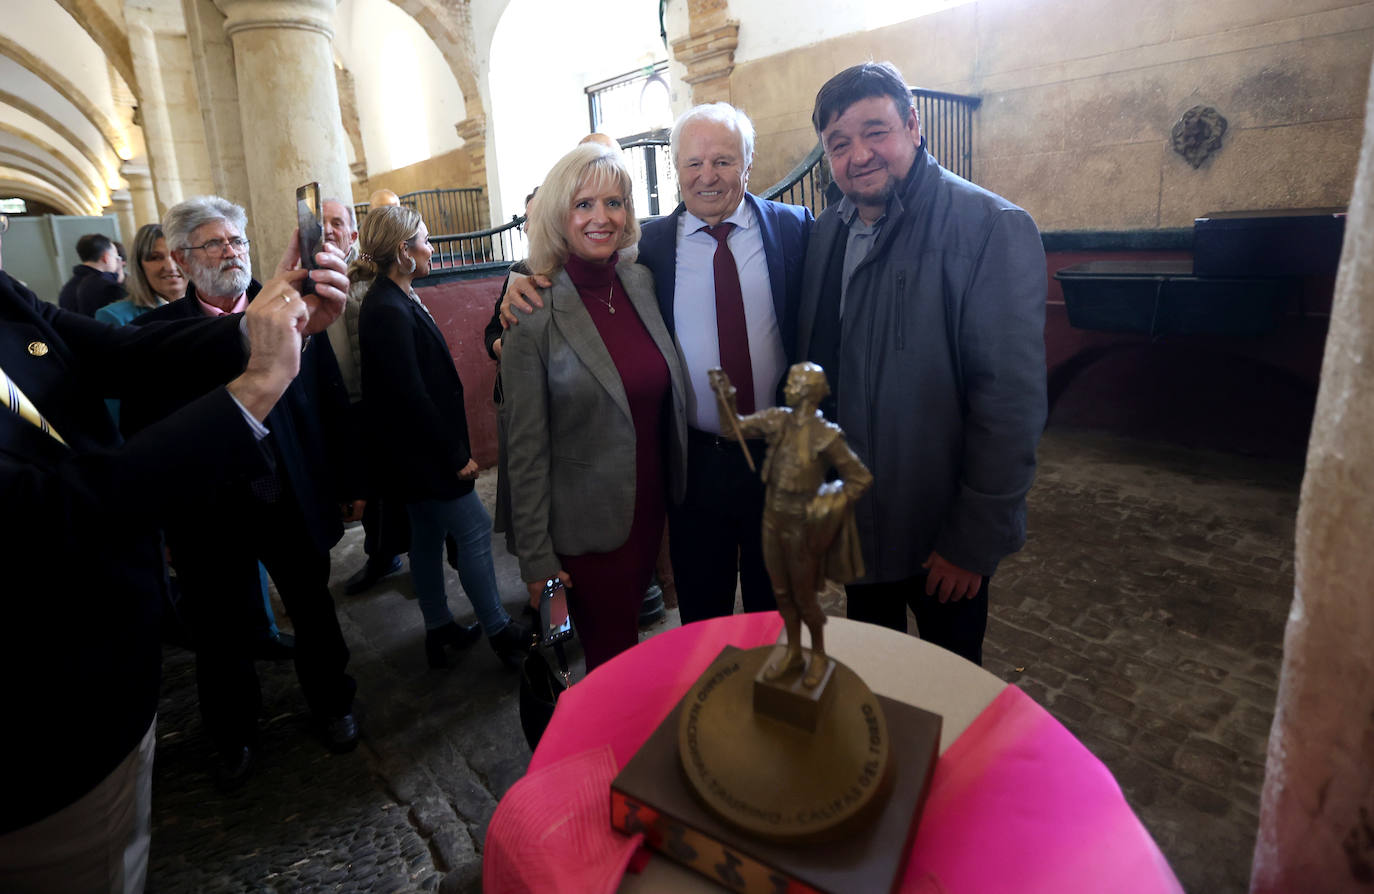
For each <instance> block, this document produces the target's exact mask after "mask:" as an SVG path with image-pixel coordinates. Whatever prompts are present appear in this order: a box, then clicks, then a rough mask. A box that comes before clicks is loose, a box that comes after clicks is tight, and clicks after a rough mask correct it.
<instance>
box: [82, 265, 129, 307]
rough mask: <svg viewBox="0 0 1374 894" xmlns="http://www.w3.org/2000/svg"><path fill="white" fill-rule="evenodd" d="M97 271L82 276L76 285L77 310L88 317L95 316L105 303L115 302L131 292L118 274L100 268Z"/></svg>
mask: <svg viewBox="0 0 1374 894" xmlns="http://www.w3.org/2000/svg"><path fill="white" fill-rule="evenodd" d="M86 269H88V270H89V269H90V268H89V267H87V268H86ZM96 273H97V274H98V275H96V276H84V277H82V278H81V282H80V283H79V284H77V287H76V312H77V313H79V314H84V315H86V316H88V317H94V316H95V312H96V311H98V310H100V309H101V308H102V307H104V306H105V305H107V304H113V303H114V302H116V301H119V300H120V299H122V298H123V297H124V296H125V295H127V294H129V293H128V291H127V290H126V289H125V288H124V285H123V283H121V282H120V281H119V277H118V276H117V275H115V274H113V273H103V272H101V271H99V270H97V271H96Z"/></svg>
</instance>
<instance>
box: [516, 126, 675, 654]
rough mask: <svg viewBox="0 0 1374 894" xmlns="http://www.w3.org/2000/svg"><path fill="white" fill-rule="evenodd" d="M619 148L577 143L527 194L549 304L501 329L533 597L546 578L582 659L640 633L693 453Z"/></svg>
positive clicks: (534, 263)
mask: <svg viewBox="0 0 1374 894" xmlns="http://www.w3.org/2000/svg"><path fill="white" fill-rule="evenodd" d="M631 196H632V189H631V182H630V175H629V172H628V171H627V170H626V168H625V163H624V161H623V159H622V157H621V154H620V152H619V150H616V149H610V148H607V147H605V146H601V145H596V144H584V145H581V146H578V147H577V148H576V149H574V150H573V151H571V152H569V153H568V154H567V155H565V156H564V157H563V158H562V159H560V160H559V161H558V163H557V164H555V165H554V166H553V169H552V170H551V171H550V172H549V175H548V177H547V178H545V180H544V183H543V185H542V186H540V187H539V193H538V194H537V195H536V196H535V197H534V201H533V202H532V203H531V205H530V212H529V217H530V228H529V236H530V261H529V263H530V267H531V268H532V269H533V271H534V272H535V273H538V274H543V275H545V276H547V277H548V278H549V279H550V280H552V283H553V284H552V286H550V287H549V288H548V289H544V290H542V291H541V297H542V298H543V299H544V306H543V307H541V308H538V309H536V310H535V311H534V312H533V313H532V314H531V315H530V316H528V317H525V318H523V319H522V320H521V323H520V325H519V326H515V327H512V328H511V329H510V330H509V331H507V333H506V336H505V341H504V344H503V348H502V352H501V375H502V381H503V385H504V388H505V397H506V407H507V409H506V413H507V417H506V425H507V430H506V438H507V445H508V448H509V457H508V460H507V463H508V466H509V470H510V478H511V519H512V523H513V526H514V528H515V538H516V545H517V547H518V549H519V555H520V570H521V576H522V577H523V578H524V579H525V581H526V584H527V586H528V588H529V593H530V597H531V599H534V598H535V597H537V596H538V595H539V593H540V591H542V590H543V589H544V587H545V586H546V585H547V584H548V583H549V582H551V581H553V580H555V579H556V580H558V581H561V583H562V584H563V586H564V587H566V588H567V591H568V607H569V610H570V612H571V614H572V619H573V624H574V626H575V627H576V628H577V633H578V637H579V638H580V639H581V640H582V644H583V647H584V649H585V653H586V660H587V670H588V671H591V670H592V669H593V668H595V667H596V666H597V665H599V664H601V663H603V662H605V661H606V660H608V659H610V658H611V657H613V656H615V655H616V654H618V653H620V652H622V651H624V650H625V649H628V648H630V647H631V646H633V645H635V644H636V643H637V642H638V641H639V608H640V606H641V604H642V603H643V601H644V589H645V587H647V586H648V584H649V580H650V578H651V577H652V575H653V572H654V563H655V560H656V559H657V557H658V551H659V544H660V542H661V540H662V537H663V523H664V515H665V510H666V506H667V502H666V501H667V499H668V497H669V488H670V484H671V488H672V491H673V493H674V495H680V494H681V492H682V487H683V483H684V472H685V465H686V460H685V456H686V436H687V435H686V432H687V423H686V413H687V405H686V396H685V394H686V392H685V390H684V389H685V385H684V383H685V377H684V375H683V372H682V367H681V364H680V362H679V359H678V354H677V350H676V348H675V347H674V345H673V339H672V336H671V335H669V334H668V330H667V327H666V326H664V324H663V317H662V315H661V313H660V311H659V308H658V303H657V301H656V300H655V298H654V287H653V277H652V275H651V274H650V273H649V271H648V269H647V268H645V267H643V266H640V265H639V264H636V263H634V259H633V258H634V253H633V251H632V250H631V249H632V247H633V246H634V245H635V244H636V243H637V242H638V241H639V224H638V222H637V221H636V220H635V214H634V202H633V199H632V197H631Z"/></svg>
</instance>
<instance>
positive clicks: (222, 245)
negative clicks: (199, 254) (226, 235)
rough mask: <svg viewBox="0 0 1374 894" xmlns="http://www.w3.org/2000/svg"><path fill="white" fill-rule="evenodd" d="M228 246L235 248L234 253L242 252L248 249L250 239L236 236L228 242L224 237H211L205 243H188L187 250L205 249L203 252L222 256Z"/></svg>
mask: <svg viewBox="0 0 1374 894" xmlns="http://www.w3.org/2000/svg"><path fill="white" fill-rule="evenodd" d="M226 248H230V249H233V250H234V254H238V253H239V252H241V251H247V250H248V240H247V239H240V238H235V239H230V240H228V241H227V242H226V241H225V240H223V239H211V240H210V241H209V242H207V243H205V244H204V245H188V246H186V250H187V251H203V252H205V253H206V254H210V255H221V256H222V255H223V254H224V250H225V249H226Z"/></svg>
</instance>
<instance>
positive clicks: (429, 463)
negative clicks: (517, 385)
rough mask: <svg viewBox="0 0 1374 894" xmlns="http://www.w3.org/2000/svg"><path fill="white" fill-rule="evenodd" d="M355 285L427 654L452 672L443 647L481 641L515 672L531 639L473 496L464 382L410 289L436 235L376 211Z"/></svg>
mask: <svg viewBox="0 0 1374 894" xmlns="http://www.w3.org/2000/svg"><path fill="white" fill-rule="evenodd" d="M359 248H360V254H359V256H358V260H357V261H355V262H354V263H353V266H352V267H351V268H350V270H349V276H350V278H352V279H353V280H354V281H355V282H356V281H360V280H367V279H370V280H373V284H372V288H371V289H370V290H369V291H368V293H367V296H366V297H365V298H364V299H363V306H362V312H361V315H360V317H359V320H358V337H359V342H360V347H361V349H362V358H361V360H362V364H361V365H362V389H363V406H364V407H366V411H367V423H366V424H367V427H368V440H369V442H370V443H371V445H372V448H373V449H372V460H373V463H374V467H375V469H376V475H377V477H378V478H380V479H381V481H380V484H381V487H382V489H383V490H384V491H385V492H386V493H388V494H395V495H396V497H397V498H398V499H401V500H404V501H405V504H406V511H407V513H408V514H409V516H410V574H411V578H412V579H413V580H414V582H415V595H416V599H417V601H418V602H419V603H420V611H421V613H422V614H423V615H424V619H425V655H426V658H427V659H428V661H429V663H430V666H431V667H444V666H446V665H447V663H448V662H447V657H446V655H445V652H444V649H445V647H446V646H447V647H454V648H463V647H466V646H469V645H471V644H472V643H474V642H476V641H477V640H478V639H479V638H480V637H481V634H482V632H485V633H486V635H487V639H488V640H489V641H490V642H491V646H492V648H493V649H494V650H495V651H496V654H497V655H498V656H500V658H501V659H502V661H503V662H505V663H506V665H507V666H508V667H510V668H512V669H515V668H518V666H519V662H520V657H521V653H522V651H523V650H525V649H526V648H528V643H527V638H528V631H526V630H525V629H524V627H523V625H521V624H520V623H519V622H516V621H513V620H511V618H510V616H509V615H508V614H506V610H505V609H504V608H502V606H501V599H500V593H499V592H498V590H497V586H496V572H495V570H494V568H493V567H492V560H491V518H490V517H489V516H488V515H487V511H486V509H485V508H484V507H483V506H482V501H481V500H480V499H479V498H478V496H477V493H476V491H475V490H474V489H473V481H474V480H476V478H477V471H478V470H477V462H476V460H474V459H473V458H472V449H471V446H470V445H469V442H468V424H467V415H466V412H465V410H464V408H463V383H462V381H460V380H459V378H458V370H457V369H456V368H455V367H454V365H453V356H452V355H451V354H450V353H449V348H448V345H447V343H446V342H445V341H444V337H443V335H442V334H441V333H440V331H439V327H438V326H437V325H436V324H435V322H434V318H433V317H432V316H431V315H430V313H429V310H428V309H427V308H426V307H425V305H424V303H423V302H421V300H420V297H419V296H418V295H417V294H415V290H414V289H413V288H412V286H411V283H412V281H413V280H415V279H417V278H419V277H422V276H426V275H428V273H429V262H430V256H431V255H432V254H433V249H432V248H431V247H430V245H429V231H428V230H427V229H426V228H425V224H424V221H422V220H421V219H420V215H419V214H418V213H417V212H415V211H414V210H412V209H410V208H405V207H402V206H396V205H391V206H384V207H380V208H375V209H373V210H372V211H371V212H369V213H368V215H367V217H366V218H364V220H363V226H362V232H361V234H360V239H359ZM447 535H452V536H453V537H454V539H455V540H456V541H457V544H458V577H459V579H460V580H461V581H462V582H463V589H464V590H465V591H466V592H467V595H468V599H470V600H471V601H472V606H473V608H474V609H475V610H476V612H477V620H478V624H480V629H479V627H478V626H477V625H473V626H470V627H464V626H460V625H459V624H457V623H455V622H454V620H453V614H452V612H451V611H449V607H448V596H447V594H446V593H445V592H444V569H443V559H444V538H445V536H447Z"/></svg>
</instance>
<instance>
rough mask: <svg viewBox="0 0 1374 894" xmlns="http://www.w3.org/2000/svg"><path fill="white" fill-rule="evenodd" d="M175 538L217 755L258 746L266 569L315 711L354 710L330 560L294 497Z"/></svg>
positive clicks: (188, 527) (257, 505) (187, 529)
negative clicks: (256, 650)
mask: <svg viewBox="0 0 1374 894" xmlns="http://www.w3.org/2000/svg"><path fill="white" fill-rule="evenodd" d="M216 508H217V509H220V508H223V512H222V514H220V515H218V516H217V517H216V518H213V519H210V518H202V519H198V520H197V521H196V522H195V523H186V524H182V525H178V526H177V527H175V528H173V529H170V530H169V531H168V544H169V546H170V548H171V550H172V560H173V562H174V563H175V565H176V568H177V577H178V579H179V580H180V582H181V589H182V610H183V615H184V617H185V618H186V620H187V622H188V624H189V626H190V628H191V635H192V637H193V638H194V640H195V644H196V685H197V690H198V693H199V696H200V713H201V718H202V720H203V722H204V723H205V729H206V732H207V733H208V734H209V736H210V738H211V740H212V741H213V742H214V743H215V745H216V747H219V748H221V749H228V748H233V747H236V746H240V745H245V744H253V743H255V742H256V741H257V722H258V715H259V714H260V713H261V712H262V694H261V691H260V689H259V687H258V675H257V671H256V670H255V669H254V667H253V655H252V649H253V644H254V638H253V636H254V633H253V631H254V630H255V629H256V627H257V626H260V624H261V618H262V589H261V586H260V584H259V578H258V565H257V563H258V561H259V560H261V562H262V563H263V565H265V566H266V567H267V573H268V574H270V575H271V577H272V580H273V582H275V583H276V585H277V592H278V593H280V594H281V598H282V602H283V604H285V606H286V612H287V614H288V615H290V616H291V621H292V623H293V625H294V627H295V631H296V659H295V661H296V677H297V678H298V679H299V680H300V684H301V691H302V692H303V693H304V695H305V700H306V704H307V705H308V706H309V708H310V711H311V713H312V714H314V715H315V716H316V717H319V718H332V717H338V716H340V715H343V714H346V713H348V712H349V711H350V710H351V709H352V705H353V694H354V691H355V689H356V684H355V683H354V681H353V678H352V677H350V676H348V674H346V673H345V672H344V668H345V667H347V665H348V657H349V653H348V646H347V644H346V643H345V642H344V638H343V631H341V630H340V629H339V619H338V616H337V615H336V614H335V612H334V599H333V597H332V596H331V595H330V593H329V553H328V552H322V551H321V550H320V549H319V548H318V547H317V546H316V545H315V541H314V539H313V538H312V537H311V536H310V533H309V531H308V530H307V529H306V526H305V519H304V518H303V517H302V516H301V513H300V510H299V509H297V508H296V506H295V505H294V503H292V502H291V499H290V497H288V496H283V498H282V499H281V500H279V501H277V502H275V503H270V504H269V503H261V502H258V501H256V500H253V499H251V498H245V499H244V500H243V501H242V505H240V506H235V507H222V505H221V504H216Z"/></svg>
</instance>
